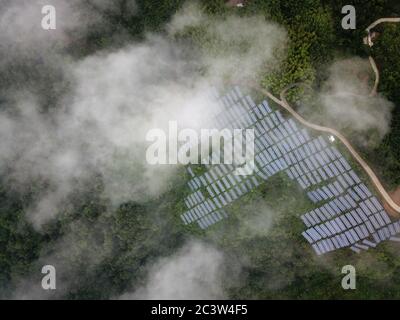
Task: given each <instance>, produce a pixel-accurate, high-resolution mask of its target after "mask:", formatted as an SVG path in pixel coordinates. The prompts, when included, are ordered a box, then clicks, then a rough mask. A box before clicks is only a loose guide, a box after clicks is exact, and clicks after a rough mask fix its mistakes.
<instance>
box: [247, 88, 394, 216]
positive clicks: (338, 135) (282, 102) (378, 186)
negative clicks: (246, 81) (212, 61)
mask: <svg viewBox="0 0 400 320" xmlns="http://www.w3.org/2000/svg"><path fill="white" fill-rule="evenodd" d="M296 85H297V84H293V85H291V86H289V87H286V88H285V89H284V90H283V91H282V92H281V94H280V99H278V98H277V97H275V96H274V95H273V94H272V93H270V92H269V91H268V90H265V89H262V88H260V87H259V86H255V85H253V86H252V87H253V88H254V89H256V90H257V91H259V92H261V93H263V94H264V95H266V96H267V97H269V98H270V99H271V100H273V101H274V102H276V103H277V104H278V105H280V106H281V107H282V108H284V109H285V110H286V111H288V112H289V113H290V114H291V115H292V116H293V117H295V118H296V119H297V120H298V121H299V122H300V123H302V124H303V125H305V126H306V127H309V128H311V129H314V130H317V131H321V132H326V133H329V134H331V135H333V136H335V137H336V138H338V139H339V140H340V141H341V142H342V143H343V144H344V145H345V146H346V148H347V149H348V150H349V152H350V153H351V155H352V156H353V157H354V158H355V159H356V160H357V162H358V163H359V164H360V165H361V167H362V168H363V169H364V171H365V172H366V173H367V175H368V176H369V177H370V179H371V181H372V183H373V184H374V186H375V188H376V190H377V191H378V192H379V194H380V195H381V196H382V198H383V199H384V200H385V202H386V203H387V205H388V206H389V207H390V208H391V210H390V212H389V213H391V214H392V216H393V217H396V218H398V217H400V206H399V205H397V204H396V203H395V202H394V201H393V199H392V198H391V197H390V195H389V194H388V193H387V192H386V190H385V188H384V187H383V185H382V183H381V182H380V180H379V178H378V177H377V176H376V174H375V173H374V171H373V170H372V169H371V168H370V166H369V165H368V164H367V163H366V162H365V161H364V159H363V158H362V157H361V156H360V155H359V154H358V152H357V151H356V150H355V149H354V148H353V146H352V145H351V143H350V142H349V141H348V140H347V139H346V138H345V137H344V136H343V135H342V134H341V133H340V132H338V131H336V130H335V129H332V128H328V127H323V126H320V125H317V124H313V123H311V122H308V121H307V120H305V119H304V118H302V117H301V116H300V115H299V114H298V113H297V112H296V111H294V110H293V108H292V107H291V106H290V105H289V103H288V102H287V100H286V92H287V90H289V89H290V88H292V87H294V86H296Z"/></svg>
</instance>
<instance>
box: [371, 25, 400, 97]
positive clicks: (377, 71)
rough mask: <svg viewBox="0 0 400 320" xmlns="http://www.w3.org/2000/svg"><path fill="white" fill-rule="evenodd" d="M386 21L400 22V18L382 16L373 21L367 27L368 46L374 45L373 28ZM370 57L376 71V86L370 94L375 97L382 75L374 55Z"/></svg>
mask: <svg viewBox="0 0 400 320" xmlns="http://www.w3.org/2000/svg"><path fill="white" fill-rule="evenodd" d="M384 22H390V23H397V22H400V18H381V19H378V20H376V21H375V22H373V23H371V24H370V25H369V26H368V27H367V29H365V30H366V31H367V32H368V35H367V45H368V46H370V47H372V46H373V45H374V43H373V41H372V38H371V30H372V29H373V28H375V27H376V26H377V25H379V24H381V23H384ZM368 59H369V62H370V64H371V68H372V70H373V71H374V73H375V83H374V87H373V88H372V90H371V92H370V94H369V95H370V97H373V96H375V95H376V94H377V93H378V85H379V79H380V77H379V69H378V67H377V66H376V63H375V60H374V58H373V57H372V56H369V57H368Z"/></svg>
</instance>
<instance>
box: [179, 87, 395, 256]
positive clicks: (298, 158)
mask: <svg viewBox="0 0 400 320" xmlns="http://www.w3.org/2000/svg"><path fill="white" fill-rule="evenodd" d="M219 99H220V101H221V102H222V106H223V107H221V108H218V111H217V113H218V114H217V116H216V121H217V122H218V125H219V127H221V128H224V127H238V128H243V127H245V128H247V127H254V129H255V133H256V135H255V138H256V139H255V163H256V170H255V171H256V175H258V176H259V177H261V178H262V179H264V180H267V179H268V178H269V177H270V176H272V175H274V174H276V173H278V172H281V171H284V172H286V174H287V175H288V177H289V178H290V179H292V180H296V181H297V182H298V183H299V185H300V186H301V187H302V188H303V189H306V191H307V195H308V197H309V198H310V200H311V201H313V202H314V203H316V204H317V203H320V202H321V203H322V205H320V206H319V207H318V208H315V209H314V210H312V211H310V212H307V213H305V214H304V215H302V216H301V217H300V218H301V220H302V221H303V222H304V224H305V225H306V226H307V228H308V229H307V230H306V231H304V232H303V236H304V237H305V238H306V239H307V241H309V242H310V243H311V244H312V247H313V249H314V250H315V251H316V252H317V254H322V253H325V252H329V251H332V250H335V249H339V248H342V247H350V248H351V249H352V250H354V251H358V252H359V251H360V250H362V249H367V248H369V247H373V246H376V243H379V241H383V239H387V238H390V237H393V235H394V234H395V233H396V232H397V233H399V231H400V230H398V229H399V228H400V226H399V224H393V223H391V220H390V218H389V216H388V215H387V213H386V212H385V211H384V210H383V207H382V205H381V204H380V202H379V201H378V200H377V199H376V198H375V197H373V196H372V193H371V192H370V191H369V190H368V188H367V187H366V186H365V184H363V183H362V181H361V179H360V178H359V177H358V175H357V174H356V173H355V172H354V170H352V168H351V166H350V164H349V163H348V162H347V160H346V159H345V158H344V157H343V155H342V154H341V153H340V152H339V150H338V149H336V148H335V147H334V146H332V145H330V144H328V143H327V141H326V140H325V139H324V138H323V137H322V136H318V137H317V138H311V137H310V135H309V133H308V131H307V129H305V128H303V129H300V128H299V127H298V126H297V125H296V123H295V122H294V121H293V119H289V120H286V119H285V118H284V117H283V116H282V114H281V113H280V112H279V111H274V110H272V109H271V108H270V106H269V105H268V103H267V101H263V102H262V103H260V104H258V105H257V104H256V103H254V101H253V100H252V99H251V97H250V96H245V95H243V94H242V93H241V91H240V89H239V88H238V87H234V88H233V89H232V90H231V91H229V92H228V94H226V95H225V96H223V97H220V98H219ZM212 157H214V158H215V157H219V154H218V155H217V154H212ZM206 167H207V169H208V171H207V172H206V173H204V174H203V175H200V176H196V175H195V174H194V172H193V170H191V169H190V167H188V169H187V170H188V172H189V175H190V176H191V179H190V181H189V182H188V184H189V187H190V189H191V190H192V194H191V195H190V196H188V197H187V198H186V199H185V204H186V205H187V207H188V209H189V210H188V211H187V212H186V213H184V214H183V215H182V219H183V220H184V222H185V223H191V222H193V221H197V223H198V224H199V226H200V227H201V228H207V227H208V226H210V225H211V224H214V223H216V222H218V221H220V220H221V219H223V218H224V217H227V214H226V212H225V211H223V209H222V208H224V207H225V206H226V205H228V204H229V203H231V202H232V201H234V200H236V199H237V198H239V197H241V196H242V195H244V194H246V193H247V192H249V191H250V190H252V189H253V188H255V187H256V186H257V185H258V184H259V181H258V180H257V179H256V178H255V177H254V176H253V177H251V178H249V179H243V177H239V176H235V175H233V174H232V171H233V170H234V169H235V168H234V166H227V165H219V166H215V165H214V166H206ZM314 186H315V187H314ZM311 187H314V188H313V189H311ZM201 188H204V189H205V190H206V191H207V194H208V195H207V196H206V198H207V199H206V200H205V199H203V198H204V197H202V195H203V194H202V193H201V192H200V189H201ZM309 188H310V189H309ZM204 189H201V190H204ZM222 212H224V214H222ZM396 228H397V229H396ZM396 230H397V231H396Z"/></svg>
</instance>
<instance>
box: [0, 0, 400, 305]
mask: <svg viewBox="0 0 400 320" xmlns="http://www.w3.org/2000/svg"><path fill="white" fill-rule="evenodd" d="M136 2H137V6H138V11H137V14H135V15H133V16H129V17H126V16H125V15H123V14H116V13H112V14H111V13H110V14H108V13H104V14H105V15H106V16H107V17H108V19H109V21H110V22H111V24H112V25H113V26H114V28H113V29H110V30H107V32H103V33H99V32H96V30H94V31H93V32H92V33H91V34H90V35H89V36H88V37H87V38H86V39H82V40H81V41H79V42H78V43H75V44H73V45H72V46H71V48H69V49H70V51H71V53H73V54H75V55H79V56H85V55H87V54H89V53H91V52H94V51H96V50H99V49H102V48H107V47H108V46H111V45H114V44H115V43H114V42H113V35H114V34H115V33H117V32H118V30H120V29H121V28H124V29H125V30H128V32H129V35H130V37H131V39H134V40H137V41H139V40H140V39H142V38H143V35H144V33H145V32H147V31H153V32H163V28H164V26H165V23H166V22H168V21H169V20H170V18H171V16H172V15H173V14H174V13H175V12H176V11H177V10H178V9H179V8H180V7H181V5H182V4H183V3H184V1H183V0H165V1H159V0H157V1H156V0H137V1H136ZM125 4H126V1H121V10H122V12H123V6H124V5H125ZM345 4H354V5H355V6H356V9H357V29H356V30H354V31H352V30H343V29H342V28H341V27H340V22H341V18H342V14H341V12H340V11H341V8H342V6H343V5H345ZM201 5H202V8H203V10H204V12H205V13H206V14H209V15H213V16H214V17H217V18H218V17H221V18H222V17H223V16H225V15H228V14H238V15H250V16H251V15H254V14H262V15H264V16H265V17H266V19H270V20H273V21H276V22H278V23H280V24H282V25H284V26H285V28H287V30H288V34H289V38H290V44H289V48H288V50H287V58H286V59H285V61H284V63H283V66H282V68H281V69H279V70H277V71H276V72H274V73H273V74H265V75H264V76H263V79H262V81H261V82H262V85H265V86H268V87H269V88H271V89H272V91H273V92H275V93H279V91H280V90H281V89H282V88H284V87H285V86H286V85H288V84H291V83H294V82H298V81H302V82H306V83H307V84H309V85H310V86H313V87H318V86H319V84H320V81H321V79H322V77H323V70H324V67H326V65H327V64H329V63H330V62H331V61H332V59H333V58H334V57H335V55H337V54H339V55H349V54H350V55H361V56H363V57H365V56H366V55H367V52H366V50H365V47H364V46H363V44H362V37H363V36H364V35H365V33H364V29H365V27H366V26H367V25H369V24H370V23H371V22H372V21H374V20H375V19H377V18H380V17H382V16H391V15H395V14H400V8H399V5H398V1H397V0H353V1H351V3H349V1H334V0H271V1H264V0H249V1H248V4H247V5H246V7H245V8H243V9H239V10H238V9H237V8H228V7H227V6H226V5H225V1H223V0H218V1H215V0H202V1H201ZM381 32H382V34H381V36H380V38H379V39H378V41H377V42H376V46H375V47H374V48H373V49H372V54H373V55H374V57H376V60H377V62H378V64H379V67H380V69H381V77H382V81H381V84H380V87H379V91H380V92H381V93H382V94H384V95H385V96H387V97H388V99H390V100H391V101H393V102H394V103H395V104H396V108H395V110H394V111H393V121H392V128H391V129H392V130H391V132H390V134H389V135H388V136H387V137H385V140H384V141H383V143H382V144H381V145H380V146H379V147H378V148H377V149H376V150H367V151H365V152H368V156H369V159H370V160H371V161H372V162H373V164H374V165H375V167H376V168H377V170H378V171H379V172H380V174H381V176H382V177H384V178H385V181H386V182H387V183H388V184H389V185H390V186H396V185H399V184H400V160H399V159H400V93H399V90H398V83H399V80H400V60H399V59H398V53H399V52H400V25H391V26H384V27H382V30H381ZM194 36H196V34H194ZM16 73H17V75H16V76H14V77H13V78H11V77H10V78H6V77H2V78H1V84H2V86H7V87H11V86H13V85H18V82H19V81H21V78H23V77H25V75H24V73H23V70H22V71H21V70H20V71H16ZM29 77H30V76H29ZM29 77H28V78H29ZM13 79H14V80H13ZM13 81H14V82H13ZM32 81H34V77H33V80H32ZM50 92H54V91H50ZM302 94H303V92H302V91H301V90H295V91H293V92H292V93H291V96H290V97H291V98H292V100H296V99H297V98H299V97H301V95H302ZM47 98H48V99H49V100H50V101H52V99H53V100H56V99H57V97H54V96H51V97H47ZM0 103H1V100H0ZM94 182H95V183H93V184H92V187H91V188H88V190H87V192H86V193H85V194H79V195H76V196H75V197H74V200H73V206H72V208H70V209H69V211H68V212H64V213H62V214H61V216H60V218H59V219H58V220H57V221H54V222H52V223H50V224H48V225H47V226H46V228H45V231H44V232H42V233H38V232H37V231H35V230H34V229H33V228H32V227H31V226H30V224H29V223H27V222H26V219H25V216H24V210H25V209H26V208H27V207H28V206H29V204H30V203H31V201H32V200H33V199H34V197H35V191H34V190H35V188H34V187H32V188H31V189H32V191H24V192H20V191H17V190H7V189H6V188H5V187H4V186H3V184H2V183H0V297H9V296H10V294H11V292H12V291H13V289H14V288H15V286H16V285H17V281H18V279H20V278H21V277H24V276H27V275H30V274H32V273H34V274H37V276H38V277H40V273H39V272H38V270H39V269H40V261H38V258H39V256H40V255H42V254H43V253H45V254H47V255H49V256H51V257H54V260H55V261H56V263H57V262H58V263H60V264H63V265H68V268H67V270H65V273H64V277H65V278H73V281H72V283H71V285H70V287H68V288H66V291H65V294H64V297H66V298H75V299H78V298H84V299H93V298H110V297H114V296H118V295H119V294H121V293H122V292H124V291H125V290H128V289H130V288H131V287H135V285H136V284H138V283H140V281H141V279H142V278H143V277H144V276H145V272H146V270H145V266H146V265H147V264H148V263H150V262H151V261H153V260H155V259H157V257H160V256H168V254H170V253H171V252H173V251H174V250H175V249H176V248H178V247H180V245H181V244H182V242H183V240H184V239H185V238H187V237H189V235H196V236H197V237H203V238H204V239H208V241H212V242H213V243H214V244H215V245H217V246H218V247H220V248H221V249H222V250H224V251H226V252H227V253H228V254H229V255H231V257H232V259H236V260H239V261H241V262H242V263H243V264H244V265H245V266H246V267H245V268H244V271H243V273H244V275H243V276H244V279H245V280H244V281H241V282H240V283H239V284H237V285H235V286H233V287H231V288H230V289H229V292H230V296H231V297H232V298H238V299H240V298H394V297H397V298H398V297H399V295H400V286H399V283H400V279H399V277H400V276H399V275H400V272H399V271H400V258H399V256H398V248H396V247H395V245H393V244H384V245H382V246H380V247H379V248H378V249H376V250H374V252H373V253H366V254H364V255H363V257H361V258H360V257H358V256H355V255H354V254H351V253H350V252H347V251H346V252H344V251H343V252H342V251H341V252H337V253H334V254H331V255H329V256H328V257H327V258H326V260H324V261H323V262H318V261H316V260H315V259H314V258H313V254H312V252H311V249H310V247H309V246H308V245H307V244H306V243H305V242H304V241H303V240H302V239H300V236H299V234H300V231H301V230H302V225H301V221H300V220H299V219H298V218H297V217H295V213H297V212H299V211H301V210H299V209H304V210H306V209H307V208H308V207H309V206H310V203H309V202H308V200H307V199H305V198H304V195H302V194H301V193H300V192H299V190H298V189H297V188H296V186H294V185H292V184H291V183H290V181H287V180H286V179H285V178H284V177H281V176H278V177H275V179H274V180H273V181H270V182H269V184H268V186H266V185H263V186H262V187H260V188H259V189H258V190H255V191H254V192H253V193H252V194H250V195H249V196H248V198H246V199H244V200H243V202H241V203H239V204H238V205H236V207H235V206H233V207H232V208H231V212H232V217H231V218H230V219H229V220H228V221H227V222H226V223H221V224H219V225H218V226H215V227H213V228H211V229H210V231H208V232H207V233H203V232H200V230H198V229H197V228H196V227H192V228H191V229H184V227H183V226H182V225H181V222H180V220H179V214H180V212H182V210H183V203H182V194H184V192H186V191H185V190H186V189H185V186H184V177H178V178H177V181H176V183H175V184H174V186H173V187H171V188H170V190H169V191H168V192H167V193H165V194H164V195H163V196H161V197H159V198H158V199H154V200H152V201H150V202H148V203H145V204H139V203H134V202H129V203H126V204H124V205H122V206H121V207H120V208H118V209H117V210H116V211H115V212H108V211H107V209H106V207H107V206H106V202H107V199H103V198H102V194H103V193H102V183H101V179H99V178H94ZM28 189H29V188H28ZM282 190H286V191H285V192H281V191H282ZM257 201H262V202H263V203H267V207H268V208H269V209H270V210H271V211H275V212H277V213H278V214H277V216H279V218H276V220H275V223H274V227H273V229H272V231H270V232H268V233H267V234H265V235H263V234H262V233H260V234H258V235H257V236H252V237H249V236H248V235H249V233H248V232H247V229H246V226H247V225H246V221H247V219H248V218H255V219H256V218H257V215H258V214H259V213H257V212H255V211H254V207H253V206H252V203H254V202H257ZM282 203H285V206H283V207H282ZM160 212H162V215H160V214H159V213H160ZM160 217H162V218H160ZM71 233H72V234H73V235H74V239H79V240H76V241H75V242H74V243H73V244H70V245H71V246H72V247H74V250H70V251H68V253H69V254H68V256H60V253H59V252H58V251H57V246H58V245H59V244H58V241H59V240H60V239H62V238H63V236H66V235H68V234H71ZM221 234H223V237H221V236H220V235H221ZM93 239H96V241H95V243H96V245H95V246H93V241H92V240H93ZM93 255H96V259H97V260H96V261H97V262H96V263H95V264H94V267H92V268H87V266H86V263H85V262H86V259H88V258H91V257H92V256H93ZM346 264H353V265H355V266H356V267H357V270H359V282H358V283H359V288H358V290H356V291H354V292H345V291H343V290H341V288H340V285H339V284H340V278H341V274H340V268H341V266H343V265H346ZM369 266H371V268H369ZM272 279H273V280H272ZM275 280H276V281H275ZM69 281H70V279H69ZM271 283H279V285H277V286H271V285H270V284H271Z"/></svg>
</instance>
